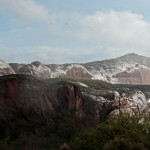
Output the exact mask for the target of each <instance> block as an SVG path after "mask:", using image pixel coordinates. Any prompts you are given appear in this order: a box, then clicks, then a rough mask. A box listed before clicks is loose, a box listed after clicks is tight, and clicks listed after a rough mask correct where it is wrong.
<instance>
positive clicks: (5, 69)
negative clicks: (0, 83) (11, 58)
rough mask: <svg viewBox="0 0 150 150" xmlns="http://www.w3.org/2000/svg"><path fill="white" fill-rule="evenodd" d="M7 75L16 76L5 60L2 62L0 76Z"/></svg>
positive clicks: (0, 61) (0, 62) (0, 63)
mask: <svg viewBox="0 0 150 150" xmlns="http://www.w3.org/2000/svg"><path fill="white" fill-rule="evenodd" d="M7 74H15V72H14V70H13V69H12V68H11V66H10V65H9V64H7V63H6V62H5V61H3V60H0V76H2V75H7Z"/></svg>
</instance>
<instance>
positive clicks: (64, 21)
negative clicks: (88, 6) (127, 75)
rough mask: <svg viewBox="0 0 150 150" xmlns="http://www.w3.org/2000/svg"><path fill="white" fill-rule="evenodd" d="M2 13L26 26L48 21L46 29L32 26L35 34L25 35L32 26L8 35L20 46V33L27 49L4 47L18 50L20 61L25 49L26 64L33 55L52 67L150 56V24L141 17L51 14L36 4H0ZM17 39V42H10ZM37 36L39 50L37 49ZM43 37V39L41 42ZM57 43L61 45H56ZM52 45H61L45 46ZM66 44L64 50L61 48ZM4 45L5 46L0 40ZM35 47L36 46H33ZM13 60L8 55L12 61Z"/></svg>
mask: <svg viewBox="0 0 150 150" xmlns="http://www.w3.org/2000/svg"><path fill="white" fill-rule="evenodd" d="M0 10H1V11H0V12H3V14H4V13H7V14H9V15H10V16H11V18H13V19H16V20H17V19H19V20H21V21H22V22H26V21H29V24H30V21H33V22H34V21H35V22H37V21H38V22H39V23H41V22H42V23H43V21H44V23H43V26H42V24H40V26H36V27H34V26H32V23H31V27H30V29H34V30H33V31H32V30H30V32H29V33H30V34H28V33H27V32H26V33H27V34H25V31H26V30H24V28H26V29H27V28H28V26H27V27H25V26H23V28H21V25H20V26H19V27H20V28H21V29H19V30H18V29H15V28H14V29H13V31H14V34H12V33H8V34H7V36H8V38H7V36H5V38H6V39H13V40H14V41H13V42H14V43H15V42H16V43H17V39H16V41H15V32H16V31H17V33H16V34H17V35H19V34H20V35H19V36H18V37H19V39H21V37H22V38H24V41H26V43H25V44H26V45H25V44H24V45H25V46H24V45H23V46H22V47H21V45H19V46H18V47H17V46H16V47H15V48H11V47H9V40H8V42H7V45H2V46H3V47H8V48H6V50H7V52H9V51H11V53H12V51H14V49H16V55H17V56H18V57H19V54H20V55H21V54H22V53H20V51H21V49H22V51H23V50H25V51H26V54H24V57H26V58H24V60H25V59H26V60H29V59H28V58H27V57H28V56H27V54H30V60H31V59H33V60H35V59H36V58H37V59H40V60H41V61H43V62H44V61H45V62H46V63H48V61H49V62H51V63H52V62H54V63H65V62H77V61H79V62H87V61H93V60H100V59H105V58H112V57H118V56H120V55H123V54H126V53H131V52H135V53H139V54H143V55H149V54H150V52H149V49H150V42H149V41H150V22H149V21H146V20H145V19H144V17H143V16H142V15H141V14H137V13H133V12H129V11H122V12H118V11H113V10H112V11H107V12H102V11H97V12H93V13H90V14H82V13H79V12H59V13H50V11H49V10H48V8H46V7H45V6H42V5H41V4H39V3H36V1H35V0H0ZM45 24H46V26H45ZM29 26H30V25H29ZM43 29H44V30H43ZM43 31H44V32H43ZM35 33H38V34H35ZM34 34H35V36H34ZM13 35H14V38H13V37H12V38H9V37H10V36H13ZM21 35H22V36H21ZM31 35H32V39H30V40H29V42H30V46H28V43H27V41H28V40H26V39H29V38H30V37H31ZM37 35H38V40H37V41H38V43H37V44H38V46H37V45H35V41H36V39H37ZM39 37H40V38H41V39H42V40H41V42H40V40H39ZM32 40H34V41H32ZM57 40H58V42H56V41H57ZM71 40H72V41H71ZM49 41H52V42H51V43H56V44H57V45H56V44H53V45H51V44H45V43H49ZM62 41H63V46H62V45H59V43H62ZM0 43H3V42H2V41H1V40H0ZM10 43H11V41H10ZM22 43H23V40H22ZM32 43H34V44H33V45H32ZM71 43H72V44H71ZM89 43H90V46H89ZM68 45H69V46H68ZM10 49H11V50H10ZM17 49H18V53H17ZM31 54H33V55H34V56H31ZM9 57H10V56H9V55H8V59H9ZM18 57H17V58H18ZM5 58H6V54H5ZM14 58H15V57H14ZM11 59H12V58H11Z"/></svg>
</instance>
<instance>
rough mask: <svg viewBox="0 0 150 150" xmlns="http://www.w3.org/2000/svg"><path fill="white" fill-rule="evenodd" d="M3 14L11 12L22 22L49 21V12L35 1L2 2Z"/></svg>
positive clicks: (0, 0) (0, 6) (0, 4)
mask: <svg viewBox="0 0 150 150" xmlns="http://www.w3.org/2000/svg"><path fill="white" fill-rule="evenodd" d="M0 10H1V12H9V13H11V14H12V15H14V16H15V17H17V18H18V19H21V20H22V21H30V20H47V19H48V18H49V14H48V10H47V9H46V8H45V7H44V6H41V5H40V4H37V3H36V2H35V1H34V0H0Z"/></svg>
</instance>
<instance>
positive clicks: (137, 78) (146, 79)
mask: <svg viewBox="0 0 150 150" xmlns="http://www.w3.org/2000/svg"><path fill="white" fill-rule="evenodd" d="M114 77H115V78H117V80H118V83H120V84H139V85H141V84H144V85H146V84H150V70H149V69H145V68H140V69H137V70H134V71H132V72H130V73H128V72H122V73H119V74H116V75H115V76H114Z"/></svg>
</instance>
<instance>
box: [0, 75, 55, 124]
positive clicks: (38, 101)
mask: <svg viewBox="0 0 150 150" xmlns="http://www.w3.org/2000/svg"><path fill="white" fill-rule="evenodd" d="M0 85H1V86H0V110H1V112H0V118H1V120H3V119H4V120H5V118H7V119H8V120H13V121H14V122H20V124H21V123H22V122H24V123H25V124H27V123H30V124H38V125H42V124H46V123H48V121H49V116H52V115H53V114H54V109H53V107H52V105H51V102H50V100H49V99H48V97H47V94H46V91H45V87H44V84H43V83H42V81H41V80H38V79H36V78H33V77H31V76H26V75H8V76H3V77H1V78H0ZM33 118H34V119H33Z"/></svg>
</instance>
